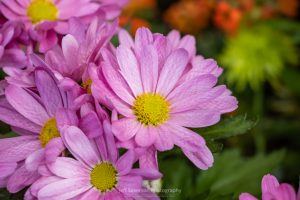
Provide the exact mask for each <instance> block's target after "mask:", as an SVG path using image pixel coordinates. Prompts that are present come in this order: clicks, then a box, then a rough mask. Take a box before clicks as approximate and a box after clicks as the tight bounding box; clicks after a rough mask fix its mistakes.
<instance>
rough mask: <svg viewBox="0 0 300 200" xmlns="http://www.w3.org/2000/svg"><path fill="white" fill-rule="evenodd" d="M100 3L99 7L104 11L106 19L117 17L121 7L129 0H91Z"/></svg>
mask: <svg viewBox="0 0 300 200" xmlns="http://www.w3.org/2000/svg"><path fill="white" fill-rule="evenodd" d="M93 1H94V2H98V3H100V4H101V6H100V8H101V10H102V11H104V13H105V16H106V18H107V19H109V20H111V19H115V18H116V17H118V16H119V15H120V14H121V12H122V8H123V7H124V6H125V5H126V4H127V3H128V1H129V0H93Z"/></svg>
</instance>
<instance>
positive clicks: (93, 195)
mask: <svg viewBox="0 0 300 200" xmlns="http://www.w3.org/2000/svg"><path fill="white" fill-rule="evenodd" d="M100 196H101V193H100V192H99V190H97V189H95V188H94V187H93V188H91V189H89V190H88V191H86V192H85V193H83V194H82V195H80V197H78V200H87V199H91V200H92V199H95V200H100Z"/></svg>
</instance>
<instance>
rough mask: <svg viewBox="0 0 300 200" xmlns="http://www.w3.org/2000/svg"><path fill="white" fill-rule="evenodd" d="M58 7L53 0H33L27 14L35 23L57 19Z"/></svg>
mask: <svg viewBox="0 0 300 200" xmlns="http://www.w3.org/2000/svg"><path fill="white" fill-rule="evenodd" d="M57 13H58V9H57V8H56V6H55V4H54V3H53V2H52V1H51V0H33V1H31V3H30V5H29V6H28V8H27V15H28V17H29V18H30V19H31V21H32V23H33V24H36V23H39V22H41V21H44V20H47V21H55V20H56V19H57Z"/></svg>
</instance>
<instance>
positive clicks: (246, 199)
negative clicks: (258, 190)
mask: <svg viewBox="0 0 300 200" xmlns="http://www.w3.org/2000/svg"><path fill="white" fill-rule="evenodd" d="M239 200H257V198H255V197H254V196H252V195H251V194H248V193H242V194H241V195H240V197H239Z"/></svg>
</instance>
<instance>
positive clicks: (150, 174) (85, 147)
mask: <svg viewBox="0 0 300 200" xmlns="http://www.w3.org/2000/svg"><path fill="white" fill-rule="evenodd" d="M103 127H104V134H103V135H101V136H100V137H98V138H96V139H95V140H89V139H88V138H87V136H86V135H85V134H84V133H83V132H82V131H81V130H80V129H79V128H77V127H75V126H65V128H63V130H62V139H63V141H64V143H65V145H66V146H67V148H68V150H69V151H70V152H71V154H72V155H73V156H74V157H75V159H73V158H67V157H59V158H57V159H56V161H55V162H54V163H49V164H48V168H49V169H50V171H51V172H52V173H53V176H50V177H45V178H42V179H41V180H40V181H37V183H35V184H34V186H33V191H32V194H33V195H34V194H35V192H34V190H35V191H36V193H37V196H38V199H65V200H67V199H95V200H98V199H99V200H100V199H103V198H104V199H124V200H125V199H131V198H133V199H139V198H140V197H141V196H140V192H141V191H144V190H145V189H144V188H143V187H142V182H143V180H144V179H150V180H152V179H157V178H160V177H161V174H160V173H159V172H158V171H156V170H153V169H138V168H134V169H133V164H134V162H135V161H136V154H135V153H134V151H132V150H129V151H127V152H126V153H125V154H124V155H122V156H121V157H119V156H118V151H117V148H116V144H115V141H114V137H113V135H112V133H111V126H110V124H109V123H108V122H107V121H105V122H104V124H103ZM34 188H38V190H37V189H34ZM31 190H32V189H31ZM148 195H150V196H148ZM146 197H148V198H146ZM144 198H146V199H158V197H157V196H155V195H154V194H151V193H150V192H149V191H148V193H147V195H146V196H144Z"/></svg>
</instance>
